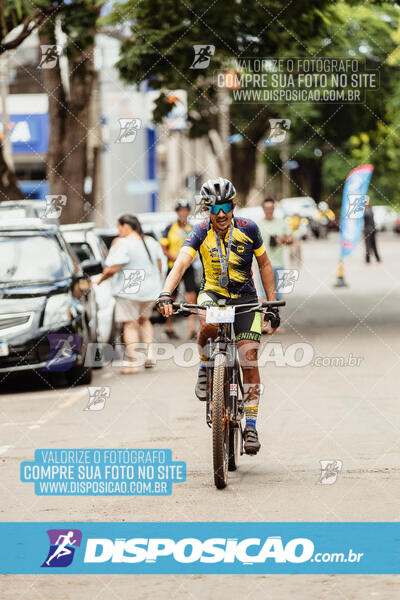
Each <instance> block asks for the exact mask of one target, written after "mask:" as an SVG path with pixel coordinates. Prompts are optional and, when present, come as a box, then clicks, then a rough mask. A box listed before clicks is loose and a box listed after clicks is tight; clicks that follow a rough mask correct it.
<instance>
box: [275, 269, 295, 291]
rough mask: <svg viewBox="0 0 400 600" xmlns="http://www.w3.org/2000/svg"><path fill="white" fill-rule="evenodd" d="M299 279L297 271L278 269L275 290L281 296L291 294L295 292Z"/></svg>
mask: <svg viewBox="0 0 400 600" xmlns="http://www.w3.org/2000/svg"><path fill="white" fill-rule="evenodd" d="M298 278H299V272H298V271H297V270H296V269H277V270H276V285H275V289H276V291H277V292H280V293H281V294H290V292H293V289H294V284H295V283H296V281H297V280H298Z"/></svg>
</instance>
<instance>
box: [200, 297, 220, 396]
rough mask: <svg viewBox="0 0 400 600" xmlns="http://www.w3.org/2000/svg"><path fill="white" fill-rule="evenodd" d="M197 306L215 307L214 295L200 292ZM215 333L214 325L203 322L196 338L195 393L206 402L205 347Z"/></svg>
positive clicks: (215, 299)
mask: <svg viewBox="0 0 400 600" xmlns="http://www.w3.org/2000/svg"><path fill="white" fill-rule="evenodd" d="M197 304H200V305H201V306H216V304H217V297H216V294H214V293H213V292H205V291H202V292H200V294H199V295H198V297H197ZM217 331H218V328H217V326H216V325H213V324H210V323H206V322H205V321H204V322H203V323H202V325H201V327H200V331H199V335H198V337H197V344H198V348H199V355H200V368H199V374H198V377H197V383H196V388H195V393H196V396H197V397H198V399H199V400H206V398H207V389H206V388H207V376H206V362H207V358H208V357H207V355H206V347H207V341H208V339H209V338H211V339H213V340H214V339H215V338H216V336H217Z"/></svg>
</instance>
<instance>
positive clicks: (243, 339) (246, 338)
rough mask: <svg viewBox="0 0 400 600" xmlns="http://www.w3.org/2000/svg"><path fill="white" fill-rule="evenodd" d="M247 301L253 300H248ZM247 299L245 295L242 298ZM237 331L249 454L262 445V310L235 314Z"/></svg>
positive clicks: (245, 432)
mask: <svg viewBox="0 0 400 600" xmlns="http://www.w3.org/2000/svg"><path fill="white" fill-rule="evenodd" d="M246 301H250V302H251V299H250V300H247V299H246ZM242 302H243V303H245V299H242ZM234 327H235V334H236V340H237V343H238V354H239V361H240V366H241V368H242V372H243V388H244V394H245V395H244V412H245V417H246V426H245V430H244V442H245V443H244V449H245V451H246V453H248V454H256V453H257V452H258V450H259V449H260V446H261V444H260V442H259V441H258V434H257V429H256V421H257V415H258V405H259V400H260V389H261V385H260V372H259V370H258V348H259V345H260V339H261V314H260V313H258V312H257V313H244V314H240V313H238V314H237V315H236V318H235V325H234Z"/></svg>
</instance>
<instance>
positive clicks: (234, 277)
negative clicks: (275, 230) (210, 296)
mask: <svg viewBox="0 0 400 600" xmlns="http://www.w3.org/2000/svg"><path fill="white" fill-rule="evenodd" d="M232 225H233V236H232V247H231V253H230V256H229V264H228V277H229V284H228V287H227V288H223V287H221V286H220V285H219V282H218V279H219V277H220V275H221V272H222V269H221V264H220V260H219V255H218V247H217V240H216V237H215V236H216V233H215V231H214V229H213V228H212V225H211V222H210V221H207V222H204V223H200V224H199V225H195V226H194V227H193V229H192V231H191V232H190V233H189V235H188V236H187V238H186V240H185V241H184V243H183V248H182V252H187V253H188V254H190V255H191V256H192V257H194V256H195V254H196V252H199V254H200V258H201V262H202V263H203V269H204V275H203V281H202V282H201V286H200V289H201V290H210V291H212V292H216V293H218V294H221V295H222V296H225V297H227V298H241V297H242V296H248V295H249V294H255V293H256V289H255V286H254V281H253V274H252V270H251V264H252V260H253V254H255V255H256V256H260V255H261V254H263V253H264V252H265V247H264V243H263V240H262V237H261V233H260V230H259V228H258V225H256V223H254V221H251V220H250V219H242V218H236V217H234V218H233V219H232ZM228 240H229V229H228V231H227V232H226V234H225V238H224V239H223V240H221V242H222V243H221V247H222V254H223V256H224V260H225V256H226V249H227V247H228Z"/></svg>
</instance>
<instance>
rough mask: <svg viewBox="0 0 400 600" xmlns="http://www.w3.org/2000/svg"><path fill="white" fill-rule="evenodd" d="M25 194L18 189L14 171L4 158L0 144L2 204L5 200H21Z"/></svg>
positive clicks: (0, 199) (0, 192) (0, 191)
mask: <svg viewBox="0 0 400 600" xmlns="http://www.w3.org/2000/svg"><path fill="white" fill-rule="evenodd" d="M23 197H24V194H23V193H22V192H21V190H20V189H19V187H18V182H17V178H16V176H15V173H14V171H11V170H10V168H9V166H8V164H7V163H6V161H5V159H4V156H3V148H2V145H1V144H0V202H2V201H3V200H21V198H23Z"/></svg>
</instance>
